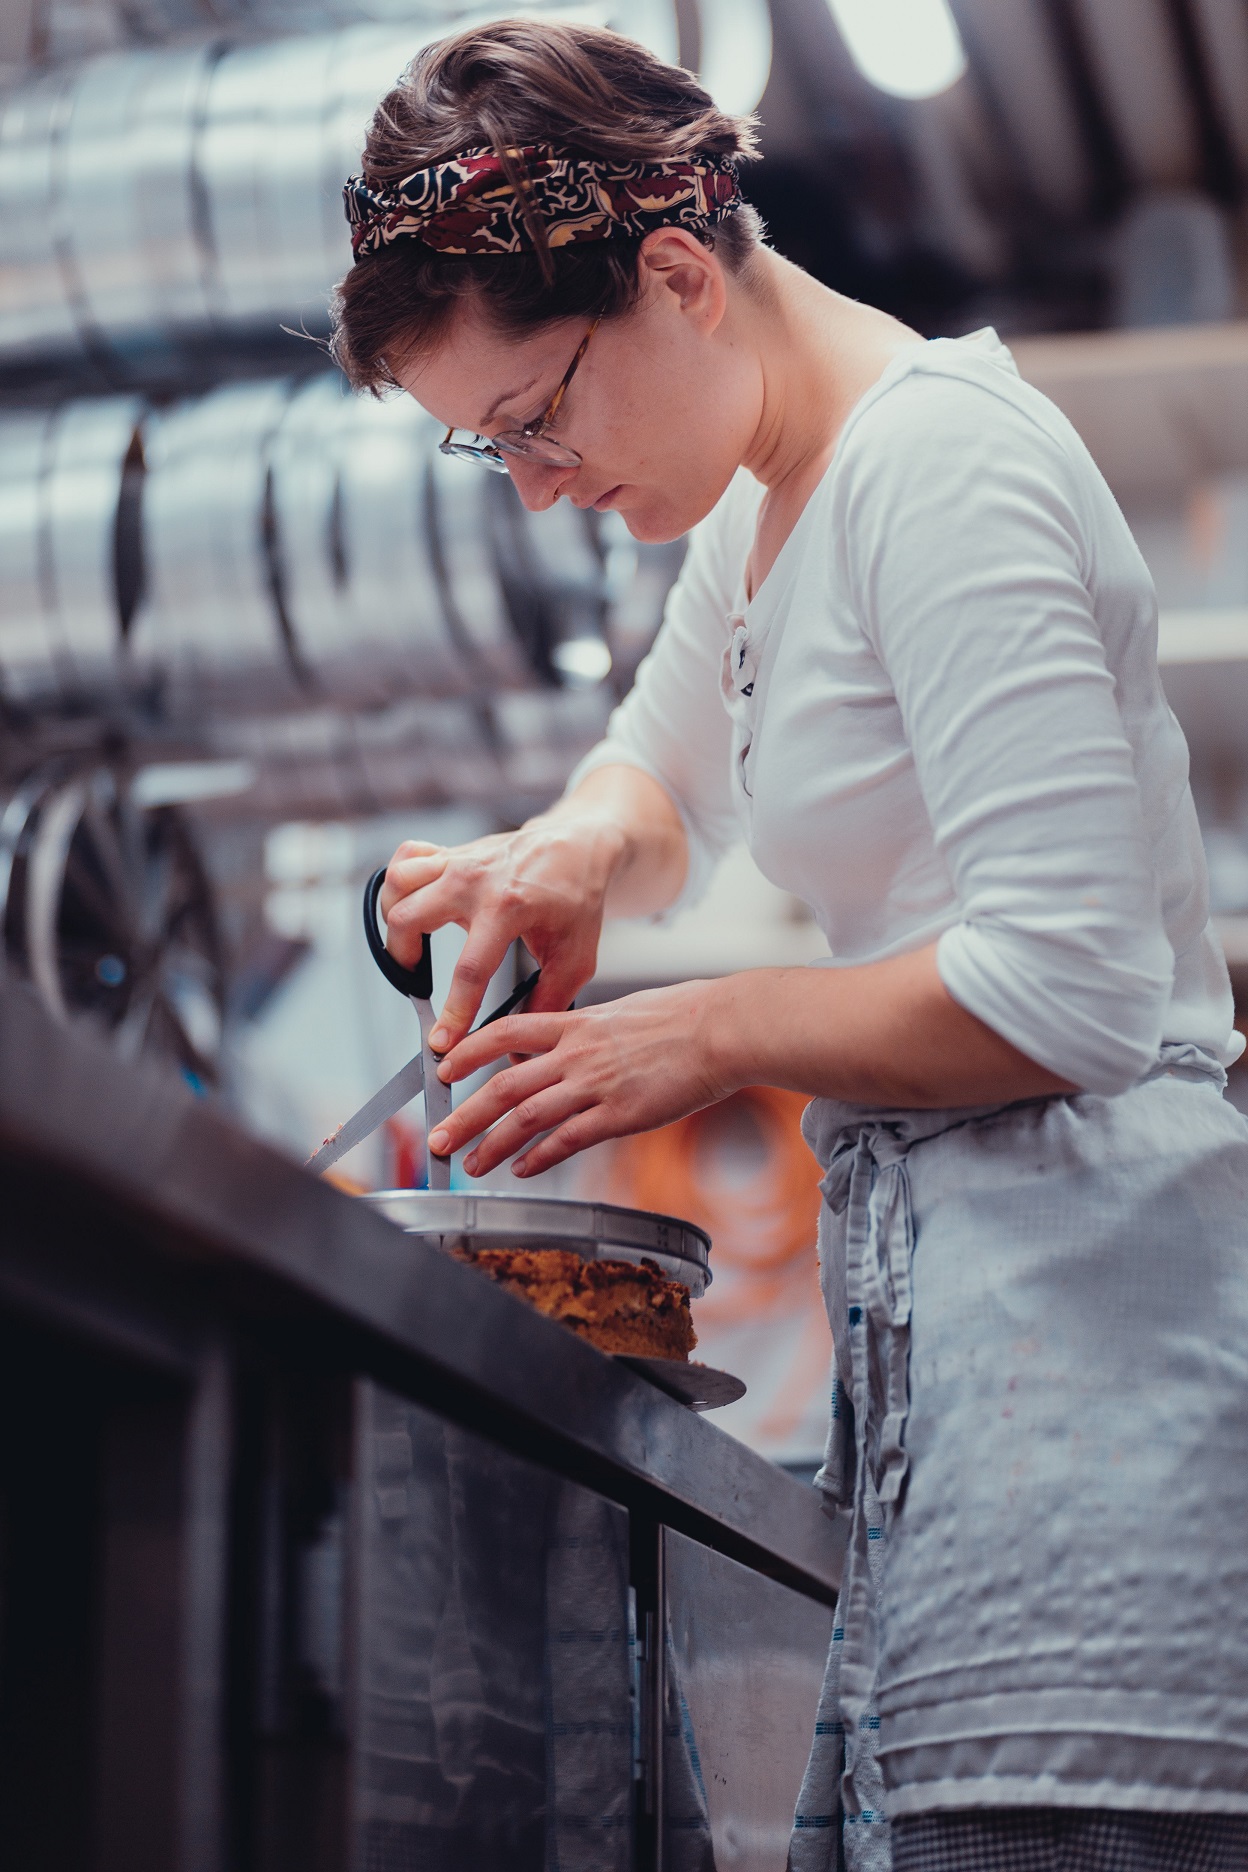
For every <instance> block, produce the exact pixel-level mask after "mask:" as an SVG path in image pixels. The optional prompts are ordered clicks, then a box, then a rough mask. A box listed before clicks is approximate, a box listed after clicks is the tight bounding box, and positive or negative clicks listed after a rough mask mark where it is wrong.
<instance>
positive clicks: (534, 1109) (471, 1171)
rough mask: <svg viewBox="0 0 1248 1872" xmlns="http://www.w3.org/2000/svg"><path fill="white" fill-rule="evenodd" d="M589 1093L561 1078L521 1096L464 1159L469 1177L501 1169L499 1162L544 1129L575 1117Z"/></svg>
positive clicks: (539, 1134) (512, 1154)
mask: <svg viewBox="0 0 1248 1872" xmlns="http://www.w3.org/2000/svg"><path fill="white" fill-rule="evenodd" d="M589 1096H591V1095H590V1094H588V1093H587V1092H586V1091H585V1090H584V1088H582V1089H581V1090H580V1091H579V1092H578V1090H577V1089H576V1088H575V1087H573V1086H571V1085H569V1084H568V1082H567V1080H566V1079H560V1080H557V1081H556V1083H555V1084H554V1085H551V1086H547V1087H546V1088H545V1089H544V1090H543V1091H540V1092H534V1093H532V1094H530V1096H529V1097H528V1098H524V1099H521V1101H520V1103H519V1104H518V1105H517V1106H516V1107H515V1108H514V1110H512V1111H509V1112H508V1113H507V1115H506V1117H505V1118H501V1119H500V1120H499V1122H498V1123H497V1124H496V1125H495V1126H494V1128H493V1130H492V1131H487V1132H486V1134H485V1136H484V1137H483V1138H482V1139H481V1141H480V1143H479V1144H478V1145H477V1146H476V1148H475V1149H474V1150H472V1151H470V1152H469V1153H468V1155H467V1157H465V1158H464V1169H465V1170H466V1171H467V1172H468V1175H469V1176H484V1175H485V1174H486V1172H487V1171H488V1170H495V1169H497V1167H498V1165H499V1164H501V1163H506V1161H507V1159H508V1158H509V1157H513V1156H514V1155H515V1153H516V1152H517V1151H518V1150H522V1149H523V1147H524V1146H525V1145H526V1144H530V1143H532V1141H533V1139H534V1138H536V1137H540V1136H541V1134H542V1132H543V1131H549V1130H550V1129H551V1128H552V1127H553V1126H555V1125H559V1124H562V1123H563V1121H564V1120H565V1119H567V1118H570V1117H572V1116H573V1115H574V1114H575V1113H576V1112H577V1111H578V1110H579V1109H580V1107H581V1105H582V1103H583V1102H584V1100H585V1099H586V1098H587V1097H589Z"/></svg>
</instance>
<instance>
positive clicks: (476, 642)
mask: <svg viewBox="0 0 1248 1872" xmlns="http://www.w3.org/2000/svg"><path fill="white" fill-rule="evenodd" d="M428 472H429V480H428V490H429V502H430V507H429V512H430V520H429V526H430V531H431V534H432V537H433V541H434V543H435V549H436V555H437V566H438V573H439V588H440V591H441V596H442V600H443V603H444V605H445V607H446V612H447V617H448V622H449V624H450V628H451V631H452V634H453V636H454V637H455V639H456V641H457V642H459V643H460V644H462V645H463V646H464V647H465V649H466V651H467V653H468V654H469V655H470V656H471V658H472V660H473V663H474V664H475V666H476V668H477V670H478V671H479V674H480V678H481V680H483V681H488V682H490V683H491V684H492V685H494V684H498V685H502V686H504V687H508V688H511V687H516V686H518V685H519V684H521V683H522V682H523V679H524V658H523V655H522V652H521V649H520V645H519V643H518V642H517V640H516V636H515V632H514V629H513V625H512V620H511V618H510V616H509V615H508V611H507V605H506V601H505V599H504V596H503V592H502V588H501V586H500V584H499V580H498V576H497V573H496V571H495V567H494V561H493V556H492V554H491V553H490V550H489V537H490V527H489V515H490V501H491V495H490V483H491V482H492V481H493V479H494V477H493V476H492V475H487V474H484V473H483V472H482V470H481V469H480V468H477V467H475V466H474V465H473V464H472V463H471V462H462V461H456V460H455V459H454V458H453V457H451V456H449V455H442V454H440V453H439V452H438V450H437V449H436V448H434V449H433V450H432V451H431V452H430V455H429V470H428Z"/></svg>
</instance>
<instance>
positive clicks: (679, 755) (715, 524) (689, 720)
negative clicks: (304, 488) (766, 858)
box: [568, 477, 759, 918]
mask: <svg viewBox="0 0 1248 1872" xmlns="http://www.w3.org/2000/svg"><path fill="white" fill-rule="evenodd" d="M745 480H746V485H744V486H742V485H740V484H739V482H740V478H738V480H737V481H734V482H733V484H732V486H731V487H730V488H729V490H728V492H727V494H725V496H724V498H723V500H722V501H721V502H720V503H719V505H718V506H717V507H716V508H715V510H714V512H712V513H711V514H709V515H708V516H707V518H706V519H705V520H704V521H703V522H702V523H701V525H700V526H698V527H696V528H695V529H694V531H693V533H692V534H691V535H690V544H689V551H688V552H687V554H686V555H685V562H684V565H683V566H682V568H681V572H680V576H679V578H678V579H677V580H676V583H675V584H674V585H673V587H672V589H671V592H670V593H669V594H668V599H667V604H666V606H665V608H664V613H663V623H662V625H661V627H660V629H659V634H658V636H657V637H656V638H655V642H654V647H653V648H652V649H651V651H650V653H649V655H648V656H647V657H646V658H645V659H644V660H643V662H642V664H641V666H640V668H639V669H638V671H637V679H636V681H635V682H634V684H633V687H632V689H631V690H630V691H629V693H628V695H627V697H626V698H625V700H624V701H623V702H622V703H621V704H620V706H619V707H618V708H617V709H616V710H615V711H614V713H613V714H612V716H611V719H610V721H609V722H608V724H607V732H606V735H605V737H604V738H603V740H602V741H600V742H599V743H598V745H597V747H595V748H593V749H591V751H590V752H589V754H587V755H586V756H585V759H584V760H583V761H581V763H580V765H579V766H578V767H577V768H576V770H575V771H574V773H573V774H572V777H571V779H570V780H569V781H568V791H569V792H571V791H572V790H573V789H574V788H575V787H577V786H579V784H580V782H581V781H582V780H583V779H584V778H585V776H586V775H587V774H589V773H592V772H593V771H594V770H595V769H596V768H599V767H613V766H625V767H639V768H640V769H641V771H642V772H643V773H648V774H649V775H650V776H651V778H652V779H654V780H657V781H658V783H659V785H660V786H661V787H662V788H663V789H664V791H665V792H666V793H667V794H668V796H669V798H670V799H671V801H672V803H673V805H674V806H675V807H676V810H677V812H678V813H679V814H680V817H681V820H682V822H683V824H684V828H685V837H686V840H687V843H688V851H689V868H688V871H687V872H686V875H685V882H684V885H683V887H682V889H681V892H680V895H679V897H678V898H677V899H676V900H675V901H674V902H673V903H671V904H669V905H668V907H667V909H666V910H665V911H664V912H663V916H664V918H666V917H670V916H672V915H674V914H675V913H676V911H677V910H681V909H684V908H686V907H687V906H688V905H689V904H691V903H696V902H697V900H698V898H699V897H700V896H701V895H702V893H703V891H704V890H705V889H706V886H707V883H708V882H709V880H710V876H711V873H712V872H713V870H714V869H715V866H716V864H717V863H718V861H719V859H720V858H721V857H722V856H723V854H724V853H725V852H726V851H727V850H728V848H729V847H730V846H731V845H733V844H735V843H736V842H737V841H738V840H739V839H740V837H741V830H742V829H741V825H740V822H739V820H738V818H737V814H736V811H735V809H734V807H733V803H732V793H731V741H732V728H731V723H730V721H729V718H728V714H727V711H726V710H725V708H724V705H723V702H722V700H721V698H720V665H721V662H722V659H723V653H724V647H725V645H726V644H727V641H728V636H729V631H728V626H727V615H728V612H729V610H730V608H731V605H732V601H733V590H732V587H733V583H734V578H735V569H736V566H737V565H738V564H739V562H740V560H741V559H742V558H743V557H744V553H745V551H746V548H747V546H748V542H749V538H750V532H751V530H752V523H753V505H754V504H756V502H757V499H758V493H759V490H758V488H757V484H755V483H753V482H751V481H749V479H748V477H746V478H745ZM742 509H744V510H746V511H747V512H748V514H749V518H750V527H749V528H747V530H746V533H745V541H744V543H742V540H741V537H740V524H739V523H740V518H741V510H742Z"/></svg>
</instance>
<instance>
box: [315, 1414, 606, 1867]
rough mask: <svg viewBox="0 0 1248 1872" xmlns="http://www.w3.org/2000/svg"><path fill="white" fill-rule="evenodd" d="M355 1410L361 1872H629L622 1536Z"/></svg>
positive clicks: (544, 1492)
mask: <svg viewBox="0 0 1248 1872" xmlns="http://www.w3.org/2000/svg"><path fill="white" fill-rule="evenodd" d="M358 1392H359V1398H360V1401H359V1405H358V1407H357V1411H358V1414H357V1426H356V1447H357V1450H358V1455H357V1473H358V1476H359V1482H360V1490H359V1495H360V1530H359V1537H358V1543H357V1559H356V1581H355V1582H354V1592H353V1600H354V1606H353V1621H352V1622H353V1624H354V1626H355V1630H354V1632H353V1633H351V1634H350V1638H351V1639H352V1640H353V1643H351V1644H349V1647H348V1648H349V1650H351V1649H353V1650H354V1651H355V1652H356V1654H357V1655H358V1658H359V1665H358V1670H359V1684H358V1688H357V1691H356V1709H357V1712H358V1715H357V1724H356V1725H353V1726H354V1727H355V1733H356V1736H357V1738H358V1739H357V1763H356V1770H355V1778H356V1797H355V1803H354V1805H355V1826H356V1828H357V1835H356V1841H355V1856H354V1858H353V1863H354V1864H357V1865H359V1866H370V1867H371V1866H377V1867H383V1868H384V1867H399V1866H402V1867H409V1866H410V1867H412V1868H415V1867H425V1866H428V1867H441V1868H450V1867H456V1868H463V1869H464V1872H469V1868H471V1872H519V1869H524V1872H529V1869H535V1868H537V1867H539V1866H547V1867H556V1866H557V1867H559V1868H560V1872H630V1868H632V1867H633V1865H634V1864H635V1861H634V1859H633V1853H632V1843H633V1842H632V1837H631V1835H632V1826H631V1820H632V1804H633V1748H632V1727H633V1725H632V1711H631V1703H632V1697H631V1691H632V1682H631V1666H632V1657H631V1647H630V1630H629V1626H630V1620H629V1578H628V1575H629V1527H628V1516H627V1515H626V1514H625V1513H624V1511H623V1510H622V1509H621V1508H619V1507H617V1506H616V1505H615V1504H614V1503H613V1502H609V1501H606V1500H604V1499H603V1498H602V1496H601V1495H598V1494H595V1493H593V1492H592V1491H590V1490H589V1489H585V1488H581V1487H578V1486H577V1484H576V1483H574V1482H570V1481H566V1480H563V1479H560V1478H558V1477H556V1476H553V1475H551V1474H550V1473H549V1472H546V1471H543V1470H541V1469H539V1468H537V1467H536V1466H534V1465H533V1464H531V1463H527V1462H523V1461H519V1460H517V1459H516V1458H515V1457H514V1456H509V1455H506V1454H504V1453H503V1452H502V1451H501V1450H499V1449H498V1448H497V1447H496V1446H494V1445H493V1444H492V1443H490V1442H487V1441H486V1440H485V1439H484V1438H482V1437H478V1436H474V1435H471V1434H470V1433H468V1432H466V1431H464V1430H460V1429H457V1428H456V1427H455V1426H454V1425H452V1424H448V1423H446V1422H445V1421H444V1420H443V1419H442V1418H440V1417H438V1416H434V1415H433V1414H431V1413H430V1412H429V1411H426V1410H421V1409H418V1408H416V1407H415V1406H413V1405H411V1404H408V1403H406V1402H405V1401H404V1400H403V1399H402V1398H399V1397H396V1396H395V1395H394V1394H393V1393H392V1392H390V1391H387V1390H382V1389H381V1388H379V1387H377V1386H373V1385H367V1386H361V1387H358ZM322 1649H323V1651H326V1652H329V1651H330V1647H328V1646H325V1647H322ZM331 1654H332V1653H331Z"/></svg>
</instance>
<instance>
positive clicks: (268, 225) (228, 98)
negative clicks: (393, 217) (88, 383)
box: [0, 0, 769, 377]
mask: <svg viewBox="0 0 1248 1872" xmlns="http://www.w3.org/2000/svg"><path fill="white" fill-rule="evenodd" d="M736 4H737V5H738V6H739V7H740V8H741V23H743V24H748V25H749V27H750V31H749V33H748V35H747V36H746V38H745V39H744V40H740V43H738V40H739V39H740V35H738V36H737V39H734V40H733V42H732V44H731V45H730V44H728V43H727V42H726V41H725V38H724V34H723V32H722V30H720V25H719V24H718V23H717V24H716V26H715V30H714V31H713V32H711V33H710V34H709V35H708V41H707V45H708V56H711V55H713V60H714V63H715V68H716V74H717V75H716V83H717V84H720V85H721V87H726V88H727V89H729V90H730V91H732V93H733V102H734V107H738V108H740V107H745V105H744V100H745V97H746V93H747V92H749V91H750V90H751V88H752V87H756V89H755V90H754V97H753V98H752V99H751V100H750V101H751V102H754V101H756V99H757V91H758V90H761V87H762V84H763V83H764V82H765V80H766V74H767V60H766V58H765V56H764V53H765V52H766V49H767V44H769V35H768V34H767V33H766V32H765V31H764V28H765V26H766V4H765V0H736ZM502 10H503V9H484V10H477V11H474V12H473V13H472V14H471V15H470V16H469V15H466V14H462V13H461V14H460V16H459V17H458V18H457V19H448V17H447V10H446V9H439V10H437V11H433V10H427V11H421V12H420V14H419V17H417V18H416V19H414V20H412V21H411V22H410V23H407V24H400V23H391V24H387V25H356V26H352V27H347V28H344V29H342V30H339V31H337V32H321V33H316V34H312V35H309V36H307V37H303V38H290V39H281V40H275V41H272V42H270V43H267V44H259V45H257V44H246V45H230V44H225V45H221V44H215V45H200V46H196V47H193V48H189V49H169V50H161V51H154V50H150V49H144V50H136V51H127V52H116V53H110V54H106V55H105V56H103V57H100V58H96V59H93V60H91V61H89V62H88V63H87V64H85V65H83V66H81V67H79V68H78V69H77V70H76V71H71V70H66V71H61V72H57V73H55V74H51V75H48V76H44V77H39V78H36V79H34V80H31V81H29V82H27V83H24V84H23V85H21V86H19V87H18V88H17V89H16V90H15V91H13V92H11V93H10V94H9V96H8V98H7V100H5V101H4V102H3V103H0V226H3V227H4V229H5V242H4V252H3V254H2V255H0V367H6V366H7V367H8V368H10V369H12V368H13V367H15V366H17V365H20V364H22V363H26V362H31V361H35V360H40V361H43V362H45V363H51V362H53V361H55V360H57V359H65V358H68V359H71V360H72V359H78V360H82V359H83V358H92V359H95V360H96V361H97V362H100V361H102V362H104V363H105V364H106V365H108V364H110V363H111V365H112V366H113V368H114V370H115V369H116V368H117V367H118V366H121V367H127V366H128V367H129V368H130V370H131V371H132V372H133V373H134V374H136V375H142V374H144V373H150V372H151V371H153V370H155V369H159V368H160V365H161V353H162V351H164V352H169V353H171V356H170V357H169V358H168V359H166V360H165V368H164V373H163V374H164V375H165V376H166V377H167V376H169V375H170V365H172V366H173V367H174V369H175V370H176V364H177V358H178V351H179V347H184V346H186V345H188V344H191V345H195V346H202V345H204V344H205V343H210V342H212V341H214V340H216V341H219V340H221V339H223V338H225V337H231V338H235V339H236V338H238V337H239V336H240V335H241V336H246V337H248V338H252V339H256V338H258V339H263V340H273V341H275V340H276V339H277V338H278V335H279V331H280V328H281V327H282V326H283V325H287V326H291V327H294V328H296V329H298V328H300V327H301V326H305V325H306V326H307V327H308V328H309V329H310V330H312V331H315V332H323V331H324V330H325V329H326V328H327V322H328V312H327V303H328V296H329V291H330V288H331V286H332V285H333V282H334V281H335V279H337V278H338V277H340V275H341V274H342V273H343V272H344V271H345V269H346V268H347V267H348V265H349V264H350V258H351V252H350V242H349V240H348V236H347V227H346V222H345V220H344V218H343V212H342V199H341V191H342V184H343V181H344V180H345V178H346V176H347V175H348V174H349V173H350V172H351V170H353V169H354V168H356V167H357V166H358V162H359V152H360V148H361V145H362V143H363V140H364V134H365V130H366V128H367V125H368V122H369V119H370V118H371V116H372V113H373V110H374V108H375V107H376V103H377V100H378V98H379V97H380V96H381V95H382V94H383V93H384V92H385V91H386V90H387V89H388V88H389V87H390V86H391V85H392V84H393V83H394V81H395V79H396V77H397V76H398V74H399V72H400V71H401V70H402V69H403V67H404V66H405V65H406V64H407V63H408V62H409V60H410V59H411V58H412V57H413V56H414V54H415V53H416V52H417V51H418V50H419V49H420V47H421V46H422V45H423V44H425V43H426V42H427V41H428V40H429V39H431V38H434V37H437V36H439V35H440V34H441V33H443V32H445V31H446V30H447V27H448V25H453V24H463V23H465V21H466V19H467V18H468V17H471V18H472V19H487V18H492V17H498V14H499V12H501V11H502ZM542 10H543V11H545V12H548V13H553V14H555V15H556V16H558V15H564V16H568V17H574V18H590V19H594V20H599V21H601V22H603V23H607V22H609V20H610V19H611V18H613V17H614V14H615V11H616V10H617V9H614V8H613V7H612V5H610V4H604V5H600V6H593V5H591V6H587V7H572V8H566V7H560V6H558V5H557V4H556V5H552V6H550V7H547V8H544V9H542ZM277 11H278V12H280V11H281V9H280V8H279V9H277ZM265 17H266V16H265V15H264V14H263V11H262V12H261V13H260V14H259V15H256V14H253V13H252V12H251V10H250V9H249V10H248V20H249V22H250V23H252V24H253V25H254V24H255V23H257V21H258V20H259V19H263V18H265ZM620 22H621V24H623V25H625V26H626V29H627V30H629V31H630V32H633V33H635V34H637V35H638V36H640V37H643V38H644V39H646V40H647V42H648V43H651V44H652V45H654V47H655V49H656V50H659V51H661V52H662V53H663V54H664V55H665V56H668V57H671V58H675V57H676V56H677V39H676V26H675V14H674V12H673V10H672V6H671V0H645V4H644V5H642V6H639V7H636V8H634V10H632V11H630V12H629V13H628V15H627V18H625V16H624V14H623V11H622V10H620ZM734 47H735V51H734ZM747 54H748V58H747ZM743 60H744V61H745V63H748V64H749V65H750V67H751V70H753V68H754V67H757V69H756V70H753V76H752V77H751V76H750V74H749V73H748V72H747V71H746V70H745V68H744V64H743V63H742V61H743ZM747 79H748V82H747Z"/></svg>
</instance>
